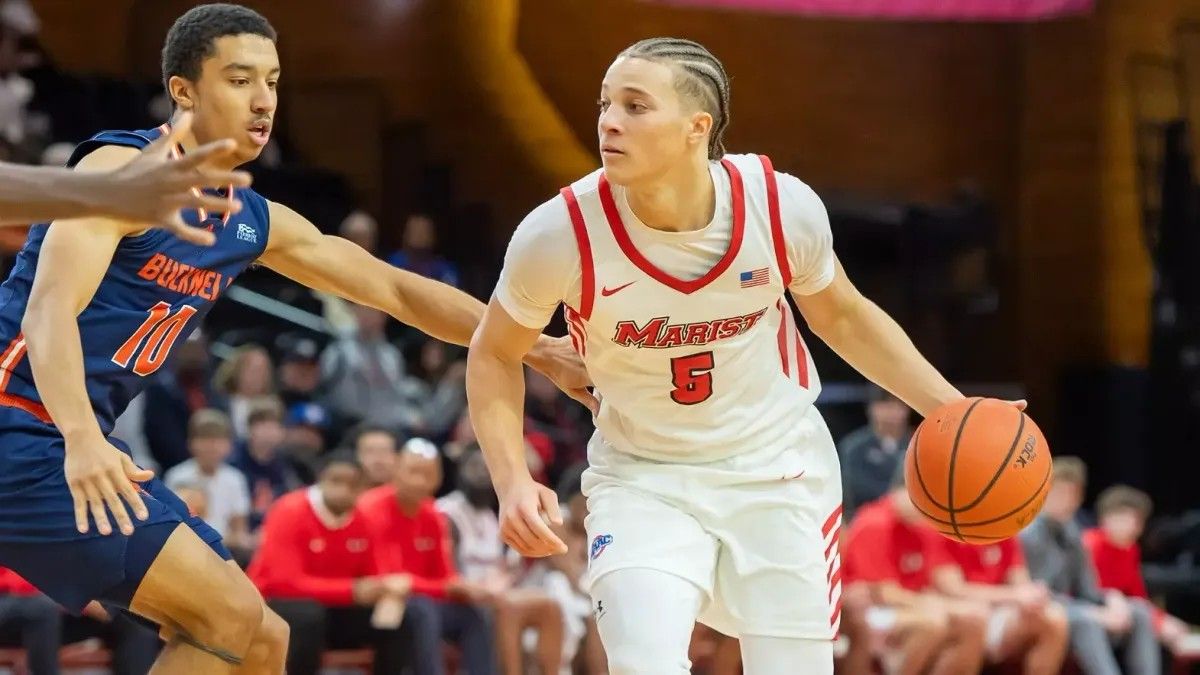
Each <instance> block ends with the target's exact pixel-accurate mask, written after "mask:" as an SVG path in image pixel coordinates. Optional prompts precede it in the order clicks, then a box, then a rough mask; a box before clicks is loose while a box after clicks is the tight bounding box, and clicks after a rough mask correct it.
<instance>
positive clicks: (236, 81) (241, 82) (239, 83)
mask: <svg viewBox="0 0 1200 675" xmlns="http://www.w3.org/2000/svg"><path fill="white" fill-rule="evenodd" d="M229 82H230V84H232V85H233V86H235V87H245V86H246V85H248V84H250V80H247V79H246V78H244V77H235V78H232V79H230V80H229Z"/></svg>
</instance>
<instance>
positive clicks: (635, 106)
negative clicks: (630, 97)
mask: <svg viewBox="0 0 1200 675" xmlns="http://www.w3.org/2000/svg"><path fill="white" fill-rule="evenodd" d="M626 107H627V108H629V112H631V113H644V112H646V111H647V110H649V109H650V108H649V107H647V106H646V104H645V103H638V102H634V103H630V104H629V105H628V106H626Z"/></svg>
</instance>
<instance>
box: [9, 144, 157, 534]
mask: <svg viewBox="0 0 1200 675" xmlns="http://www.w3.org/2000/svg"><path fill="white" fill-rule="evenodd" d="M136 152H137V151H136V150H133V149H132V148H122V147H114V146H106V147H102V148H100V149H98V150H96V151H95V152H93V153H92V154H90V155H88V156H87V157H85V158H84V160H83V162H81V164H80V166H81V167H83V168H84V169H85V170H86V169H92V168H96V169H104V168H109V167H112V166H121V165H122V164H124V163H126V162H128V161H129V158H130V155H131V154H136ZM140 227H141V226H140V225H137V224H133V223H126V222H122V221H116V220H109V219H103V218H96V219H88V220H86V221H80V222H77V223H73V222H69V221H58V222H55V223H53V224H51V225H50V229H49V231H48V232H47V233H46V238H45V240H44V241H43V243H42V250H41V255H40V258H39V260H38V266H37V273H36V275H35V276H34V280H33V289H32V291H31V292H30V296H29V305H28V307H27V308H26V310H25V316H24V318H23V319H22V322H21V330H22V333H23V334H24V338H25V346H26V348H27V349H28V353H29V366H30V368H31V369H32V370H33V378H34V382H35V384H36V385H37V388H38V393H39V394H40V395H41V398H42V402H43V403H44V404H45V406H46V410H47V411H49V413H50V417H51V418H52V419H53V420H54V425H55V426H56V427H58V430H59V432H60V433H61V434H62V436H63V439H64V440H65V441H66V459H65V462H64V469H65V472H66V479H67V487H68V488H69V489H70V490H71V496H72V497H73V498H74V501H75V524H76V527H77V528H78V529H79V531H80V532H86V531H87V530H88V513H89V512H90V513H91V515H92V517H93V519H94V520H95V521H96V529H97V530H98V531H99V532H100V533H101V534H109V533H111V532H112V527H111V525H110V523H109V519H108V515H107V514H106V513H105V509H104V507H105V506H106V505H107V506H108V508H109V509H110V510H111V511H112V513H113V516H114V517H115V518H116V520H117V524H118V526H119V527H120V529H121V531H122V532H125V533H126V534H129V533H132V532H133V524H132V521H131V520H130V518H129V513H128V511H127V510H126V508H125V504H123V503H122V501H121V500H122V498H123V499H124V500H125V502H127V503H128V504H129V506H130V507H132V509H133V511H134V513H135V514H136V515H137V517H138V519H139V520H145V518H146V517H147V515H148V513H147V511H146V505H145V504H144V503H143V502H142V499H141V497H140V496H139V495H138V493H137V490H136V487H135V486H134V484H133V483H132V482H131V481H134V480H139V481H141V480H149V479H150V478H151V477H152V476H153V475H154V474H153V472H151V471H146V470H144V469H139V468H138V467H137V466H136V465H134V463H133V460H132V459H130V458H129V456H128V455H126V454H125V453H123V452H121V451H120V450H117V449H116V448H114V447H113V446H112V445H110V444H109V443H108V441H107V439H105V437H104V434H103V432H102V431H101V430H100V426H99V424H98V423H97V422H96V414H95V412H93V410H92V405H91V402H90V400H89V399H88V394H87V388H86V386H85V385H84V368H83V348H82V346H81V344H80V338H79V323H78V320H77V317H78V316H79V313H80V312H82V311H83V309H84V307H86V306H87V305H88V303H89V302H91V300H92V296H93V295H94V294H95V292H96V288H97V287H98V286H99V285H100V281H101V280H102V279H103V278H104V274H105V272H106V271H107V270H108V265H109V263H110V262H111V261H112V256H113V253H114V252H115V251H116V249H117V245H118V244H120V242H121V238H122V237H124V236H125V235H127V234H129V233H131V232H133V231H136V230H137V229H139V228H140Z"/></svg>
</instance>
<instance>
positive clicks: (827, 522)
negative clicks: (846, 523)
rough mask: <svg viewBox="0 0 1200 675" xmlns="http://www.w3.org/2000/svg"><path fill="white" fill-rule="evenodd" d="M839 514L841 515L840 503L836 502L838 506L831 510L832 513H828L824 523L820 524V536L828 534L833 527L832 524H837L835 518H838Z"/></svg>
mask: <svg viewBox="0 0 1200 675" xmlns="http://www.w3.org/2000/svg"><path fill="white" fill-rule="evenodd" d="M841 516H842V505H841V504H838V507H837V508H836V509H834V510H833V513H831V514H829V517H828V518H826V519H825V524H824V525H822V526H821V536H822V537H828V536H829V531H830V530H832V529H833V526H834V525H835V524H837V519H838V518H840V517H841Z"/></svg>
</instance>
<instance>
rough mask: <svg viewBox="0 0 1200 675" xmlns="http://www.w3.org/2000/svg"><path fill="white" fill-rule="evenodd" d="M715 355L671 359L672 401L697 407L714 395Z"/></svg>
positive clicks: (702, 354)
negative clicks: (713, 370) (673, 386)
mask: <svg viewBox="0 0 1200 675" xmlns="http://www.w3.org/2000/svg"><path fill="white" fill-rule="evenodd" d="M714 367H715V366H714V364H713V353H712V352H700V353H699V354H688V355H687V356H676V357H675V358H673V359H671V384H673V385H675V388H674V389H672V390H671V400H672V401H675V402H676V403H678V404H679V405H696V404H697V403H703V402H704V401H707V400H708V399H709V397H710V396H712V394H713V390H712V380H713V376H712V369H713V368H714Z"/></svg>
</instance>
